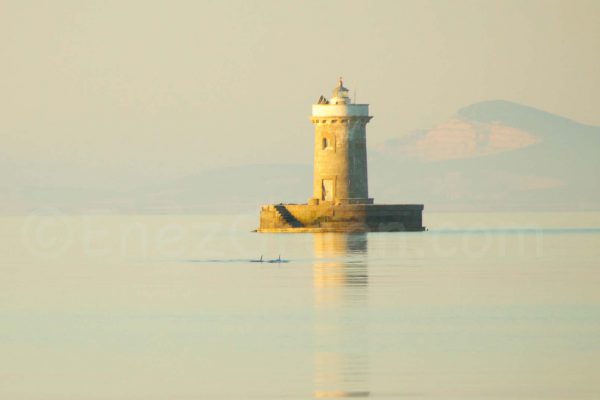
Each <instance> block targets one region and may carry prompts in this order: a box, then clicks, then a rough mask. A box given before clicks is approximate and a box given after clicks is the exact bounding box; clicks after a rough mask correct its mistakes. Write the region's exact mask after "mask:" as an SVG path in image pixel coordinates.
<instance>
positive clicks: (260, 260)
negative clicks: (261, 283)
mask: <svg viewBox="0 0 600 400" xmlns="http://www.w3.org/2000/svg"><path fill="white" fill-rule="evenodd" d="M262 257H263V256H262V254H261V255H260V259H258V260H250V262H260V263H261V262H264V261H263V259H262Z"/></svg>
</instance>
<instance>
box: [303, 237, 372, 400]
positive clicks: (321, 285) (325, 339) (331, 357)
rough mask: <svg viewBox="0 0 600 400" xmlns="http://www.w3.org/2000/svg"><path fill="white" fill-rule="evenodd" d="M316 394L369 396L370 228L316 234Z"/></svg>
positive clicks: (316, 395)
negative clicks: (355, 231)
mask: <svg viewBox="0 0 600 400" xmlns="http://www.w3.org/2000/svg"><path fill="white" fill-rule="evenodd" d="M313 238H314V239H313V240H314V254H315V262H314V266H313V279H314V306H315V327H314V345H315V355H314V371H315V380H314V385H315V388H314V396H315V397H316V398H347V397H352V398H357V397H368V396H369V394H370V392H369V382H368V376H369V359H368V354H369V352H368V345H369V344H368V331H367V329H368V284H369V276H368V271H367V248H368V246H367V234H365V233H359V234H348V233H322V234H314V235H313Z"/></svg>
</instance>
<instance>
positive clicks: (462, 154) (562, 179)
mask: <svg viewBox="0 0 600 400" xmlns="http://www.w3.org/2000/svg"><path fill="white" fill-rule="evenodd" d="M370 166H371V170H370V172H371V174H370V176H371V182H372V183H373V189H374V192H375V193H379V196H378V197H379V200H380V201H381V200H383V201H396V200H398V199H400V200H403V199H404V200H406V201H419V200H421V201H423V202H425V203H426V204H427V205H429V207H430V208H434V209H447V210H589V209H600V179H599V177H598V176H599V174H600V127H594V126H589V125H583V124H579V123H577V122H575V121H572V120H569V119H566V118H563V117H559V116H556V115H553V114H550V113H547V112H544V111H541V110H537V109H535V108H532V107H527V106H523V105H520V104H516V103H511V102H507V101H488V102H482V103H476V104H473V105H471V106H468V107H465V108H463V109H461V110H459V111H458V113H457V114H456V115H455V116H454V117H452V118H451V119H450V120H449V121H447V122H444V123H442V124H440V125H438V126H436V127H434V128H433V129H430V130H426V131H419V132H414V133H411V134H409V135H404V136H401V137H398V138H396V139H392V140H389V141H387V142H386V143H383V144H381V145H378V146H376V147H375V149H374V151H371V163H370Z"/></svg>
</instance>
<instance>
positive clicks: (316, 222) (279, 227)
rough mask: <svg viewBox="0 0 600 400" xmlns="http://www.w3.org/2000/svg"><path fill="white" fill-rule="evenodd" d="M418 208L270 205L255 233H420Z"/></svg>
mask: <svg viewBox="0 0 600 400" xmlns="http://www.w3.org/2000/svg"><path fill="white" fill-rule="evenodd" d="M424 229H425V228H424V227H423V205H422V204H341V205H330V204H317V205H312V204H270V205H265V206H262V207H261V211H260V227H259V228H258V229H257V232H289V233H301V232H406V231H423V230H424Z"/></svg>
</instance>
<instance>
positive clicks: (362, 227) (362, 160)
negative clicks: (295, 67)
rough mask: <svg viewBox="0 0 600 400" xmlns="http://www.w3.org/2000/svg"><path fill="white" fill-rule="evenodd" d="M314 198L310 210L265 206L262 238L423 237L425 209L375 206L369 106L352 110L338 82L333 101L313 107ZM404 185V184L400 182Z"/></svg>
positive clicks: (419, 206)
mask: <svg viewBox="0 0 600 400" xmlns="http://www.w3.org/2000/svg"><path fill="white" fill-rule="evenodd" d="M310 118H311V121H312V123H313V125H314V126H315V144H314V151H315V155H314V166H313V169H314V170H313V171H314V173H313V196H312V197H311V198H310V199H309V200H308V203H307V204H293V203H292V204H289V203H288V204H283V203H279V204H265V205H263V206H262V207H261V210H260V226H259V228H258V229H257V231H258V232H375V231H382V232H396V231H422V230H424V229H425V228H424V227H423V218H422V215H423V205H422V204H373V199H372V198H370V197H369V179H368V175H367V129H366V126H367V123H369V121H370V120H371V118H372V117H371V116H369V105H368V104H354V103H352V101H351V100H350V96H348V89H346V88H345V87H344V83H343V82H342V79H341V78H340V81H339V82H338V84H337V86H336V87H335V88H334V89H333V95H332V97H331V99H329V100H328V99H326V98H325V97H323V96H321V97H320V98H319V100H318V102H317V104H313V106H312V115H311V117H310ZM398 184H401V182H398Z"/></svg>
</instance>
